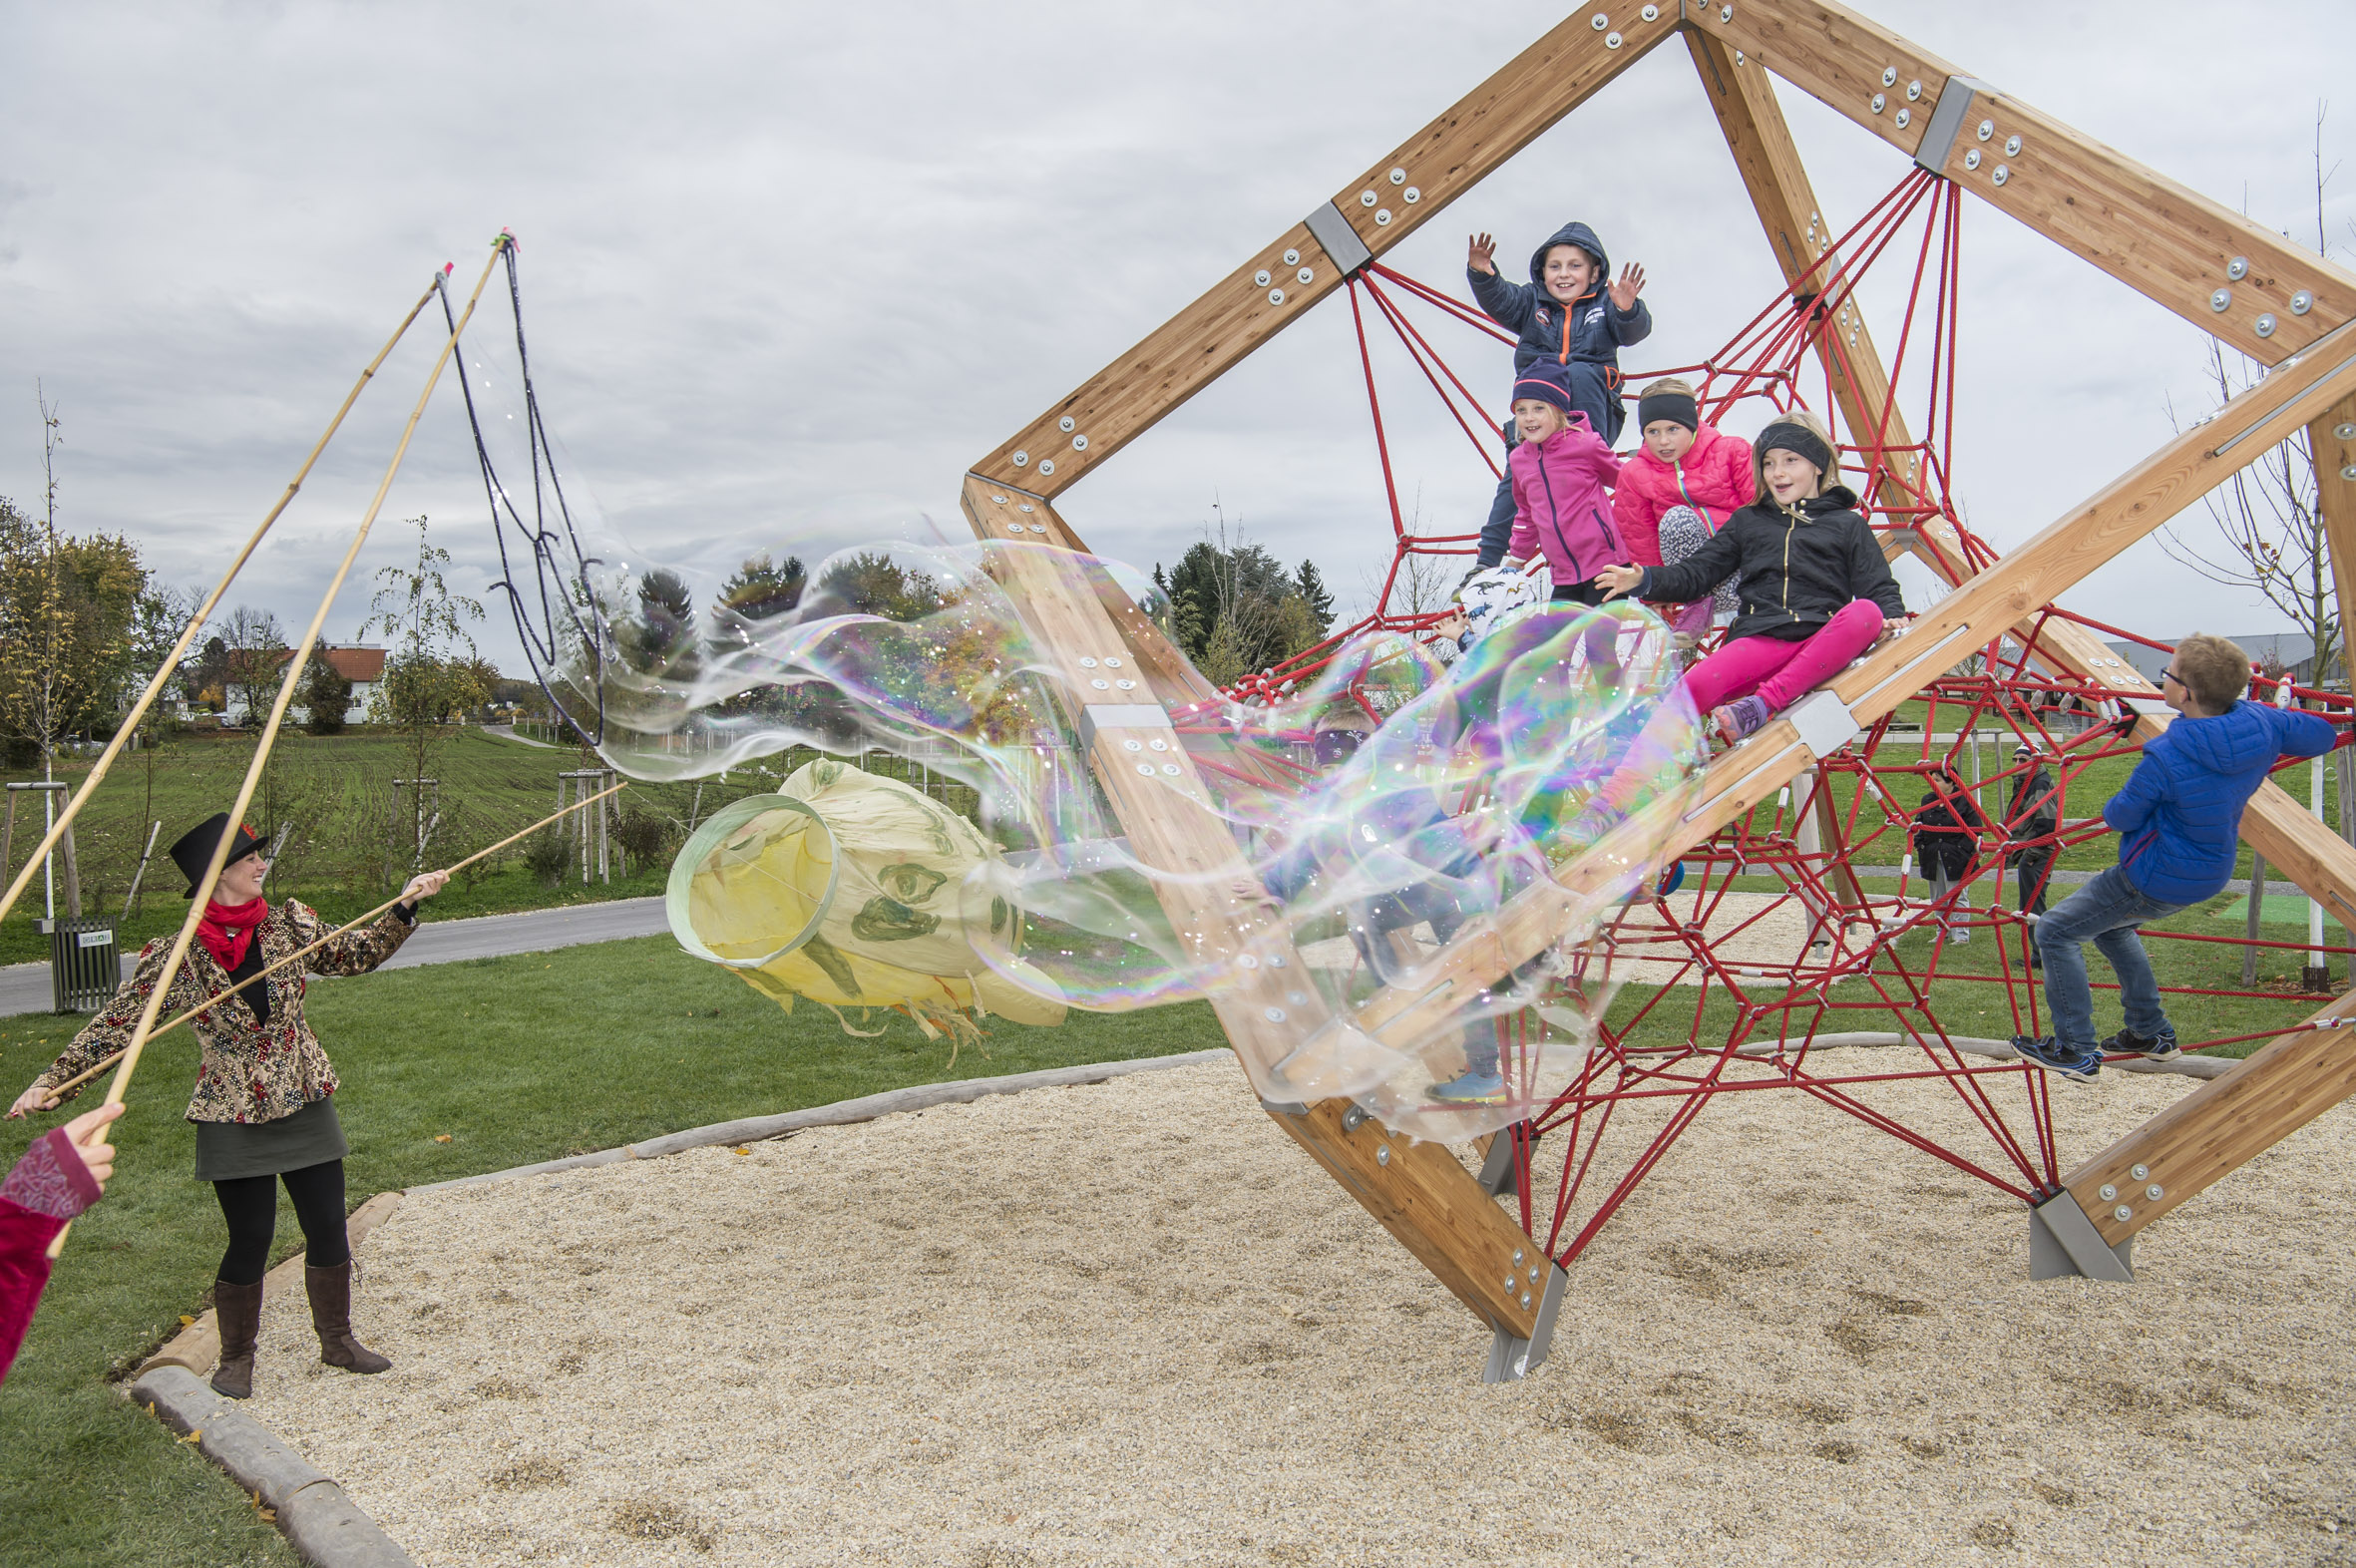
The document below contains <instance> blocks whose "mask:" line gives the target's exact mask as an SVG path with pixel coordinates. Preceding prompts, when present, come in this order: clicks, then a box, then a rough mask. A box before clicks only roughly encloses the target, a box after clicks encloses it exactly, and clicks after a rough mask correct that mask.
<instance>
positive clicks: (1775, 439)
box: [1595, 409, 1909, 788]
mask: <svg viewBox="0 0 2356 1568" xmlns="http://www.w3.org/2000/svg"><path fill="white" fill-rule="evenodd" d="M1755 454H1756V455H1755V458H1754V463H1753V471H1754V478H1755V480H1756V482H1757V490H1756V492H1755V499H1754V500H1753V502H1752V504H1751V505H1749V506H1747V507H1745V508H1743V509H1742V510H1741V511H1739V512H1737V513H1736V514H1735V515H1734V516H1733V517H1731V518H1729V519H1728V520H1727V525H1726V527H1725V528H1723V529H1721V530H1719V531H1718V533H1717V534H1715V535H1714V536H1712V538H1711V540H1710V542H1709V543H1708V544H1706V545H1704V546H1703V547H1702V548H1701V549H1700V550H1698V551H1696V552H1694V554H1693V555H1691V556H1689V557H1687V558H1686V559H1685V560H1684V561H1681V562H1679V563H1678V564H1677V565H1675V566H1662V567H1645V566H1637V565H1632V564H1628V565H1620V566H1612V567H1606V568H1605V569H1604V570H1603V571H1602V572H1600V573H1598V574H1597V575H1596V579H1595V584H1596V587H1598V588H1609V589H1612V590H1613V591H1616V592H1621V593H1636V594H1638V595H1640V596H1642V597H1644V598H1647V599H1653V600H1667V601H1671V602H1683V601H1688V600H1692V599H1697V598H1706V597H1708V596H1709V595H1710V594H1711V592H1712V591H1713V590H1714V589H1715V588H1717V587H1718V585H1719V584H1721V583H1723V582H1725V581H1727V580H1728V579H1730V578H1736V577H1740V579H1741V582H1742V603H1743V610H1742V613H1741V614H1740V615H1739V616H1738V617H1736V620H1735V623H1734V624H1733V625H1732V626H1730V627H1728V628H1727V635H1726V641H1725V642H1724V643H1723V644H1721V645H1720V647H1719V649H1718V651H1717V652H1715V653H1713V654H1711V655H1710V656H1709V657H1707V658H1705V659H1703V660H1701V661H1700V662H1699V663H1697V664H1695V665H1694V667H1693V668H1692V669H1690V670H1688V671H1687V672H1686V677H1685V689H1686V692H1687V694H1688V695H1689V696H1690V697H1691V698H1692V699H1693V704H1694V707H1695V709H1696V711H1698V712H1706V713H1708V714H1709V715H1710V726H1711V728H1712V729H1713V730H1714V731H1715V732H1716V734H1717V736H1718V738H1719V739H1720V740H1722V741H1724V742H1725V743H1726V744H1728V745H1733V744H1735V743H1736V742H1737V741H1740V740H1742V739H1743V738H1744V737H1746V736H1748V735H1751V734H1754V733H1756V732H1757V731H1758V730H1759V728H1760V727H1761V726H1762V725H1764V724H1766V723H1767V720H1768V719H1770V718H1772V717H1773V716H1774V715H1775V714H1777V713H1779V712H1781V711H1782V710H1783V709H1785V708H1787V707H1789V706H1790V705H1791V704H1792V703H1794V702H1796V701H1798V700H1799V699H1800V698H1801V697H1802V696H1805V695H1806V694H1807V693H1808V692H1809V691H1812V690H1813V689H1815V688H1816V687H1817V686H1820V685H1822V684H1823V683H1824V682H1825V681H1826V680H1829V679H1830V678H1831V677H1832V676H1833V674H1834V673H1835V672H1837V671H1838V670H1840V669H1842V668H1843V667H1844V666H1846V665H1847V664H1848V662H1849V661H1850V660H1851V659H1853V658H1856V657H1857V656H1858V655H1860V654H1862V653H1863V652H1864V651H1865V650H1866V649H1867V648H1869V647H1871V646H1872V645H1873V644H1874V643H1875V642H1876V641H1877V640H1879V639H1880V638H1881V637H1882V636H1883V635H1884V634H1885V633H1886V632H1889V631H1893V630H1895V629H1896V628H1897V627H1898V626H1899V625H1901V624H1902V623H1903V622H1904V621H1905V620H1906V619H1907V618H1908V615H1909V611H1908V610H1907V608H1906V601H1905V599H1904V598H1903V597H1902V596H1901V595H1900V593H1899V591H1898V582H1897V579H1895V578H1893V577H1891V576H1890V569H1889V563H1888V562H1887V561H1885V560H1884V559H1883V558H1882V554H1881V546H1880V545H1879V544H1878V543H1877V542H1876V541H1875V540H1874V538H1873V531H1872V530H1871V529H1870V528H1868V527H1866V526H1865V518H1864V514H1863V513H1861V512H1860V511H1858V509H1857V498H1856V495H1855V493H1854V492H1852V491H1850V490H1849V489H1848V488H1847V487H1846V486H1844V485H1841V484H1839V483H1838V480H1839V477H1840V459H1839V456H1838V455H1837V454H1836V453H1835V452H1834V451H1833V447H1832V435H1831V432H1830V431H1828V430H1826V429H1825V428H1824V423H1823V421H1822V420H1820V419H1818V418H1817V417H1816V416H1815V415H1813V414H1811V413H1809V412H1807V411H1806V410H1805V409H1794V410H1793V411H1792V412H1790V413H1788V414H1785V415H1784V416H1782V417H1781V418H1780V419H1778V420H1776V421H1775V422H1774V423H1773V424H1771V425H1769V426H1767V429H1765V430H1763V431H1761V432H1760V434H1759V441H1758V443H1757V445H1756V448H1755ZM1608 787H1609V786H1607V788H1608Z"/></svg>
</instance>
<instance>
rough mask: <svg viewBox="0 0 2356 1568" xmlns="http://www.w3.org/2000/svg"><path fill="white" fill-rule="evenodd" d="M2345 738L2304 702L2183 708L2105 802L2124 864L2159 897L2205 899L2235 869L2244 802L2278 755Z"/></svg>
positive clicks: (2316, 751)
mask: <svg viewBox="0 0 2356 1568" xmlns="http://www.w3.org/2000/svg"><path fill="white" fill-rule="evenodd" d="M2337 739H2338V737H2337V735H2336V733H2335V732H2334V731H2333V729H2332V727H2331V726H2330V725H2329V724H2327V723H2325V722H2324V721H2323V720H2322V719H2320V718H2317V717H2316V716H2315V715H2314V714H2312V713H2302V712H2300V711H2299V710H2297V709H2296V708H2271V707H2268V706H2266V705H2265V704H2264V703H2262V702H2236V703H2234V704H2233V706H2231V707H2230V708H2227V709H2226V710H2225V711H2224V712H2222V713H2220V714H2218V715H2216V716H2215V717H2214V718H2189V717H2185V718H2179V719H2177V720H2176V721H2175V722H2174V723H2172V724H2170V725H2169V726H2168V727H2167V732H2166V733H2165V734H2163V735H2160V737H2158V738H2157V739H2154V740H2152V741H2149V742H2147V743H2146V744H2145V746H2144V756H2143V760H2142V761H2140V762H2138V763H2137V764H2136V770H2135V772H2134V773H2133V774H2132V775H2131V776H2130V777H2129V778H2128V781H2127V788H2125V789H2123V790H2121V791H2120V792H2119V793H2118V794H2116V795H2114V796H2112V797H2111V799H2110V801H2109V802H2108V803H2107V804H2106V805H2105V806H2104V807H2103V820H2104V821H2105V822H2108V823H2109V824H2111V826H2113V827H2115V828H2117V829H2118V830H2119V833H2120V838H2119V864H2120V866H2121V868H2122V869H2124V870H2125V871H2126V872H2127V879H2128V881H2130V882H2132V883H2134V884H2135V885H2136V888H2137V889H2138V891H2140V892H2142V893H2144V894H2145V895H2146V896H2148V897H2150V898H2155V899H2160V900H2162V901H2164V902H2166V903H2169V904H2197V903H2199V902H2200V901H2201V900H2202V899H2205V898H2208V897H2211V896H2212V895H2214V894H2215V893H2216V892H2217V891H2218V890H2219V889H2221V888H2223V887H2224V885H2225V883H2226V882H2227V880H2228V879H2230V878H2231V877H2232V875H2233V860H2234V856H2235V853H2236V849H2235V842H2234V841H2235V840H2236V839H2237V838H2238V837H2239V835H2240V832H2241V808H2242V807H2243V806H2245V805H2247V804H2248V803H2249V797H2250V796H2252V795H2254V794H2256V793H2257V788H2258V786H2259V785H2260V784H2263V783H2264V782H2266V770H2267V769H2269V768H2271V767H2272V766H2273V765H2274V762H2275V759H2276V758H2278V757H2285V756H2290V757H2319V756H2321V755H2322V754H2323V753H2325V752H2327V751H2329V750H2331V749H2332V746H2333V744H2334V743H2335V742H2336V740H2337Z"/></svg>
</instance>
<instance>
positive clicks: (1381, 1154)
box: [1374, 1144, 1390, 1165]
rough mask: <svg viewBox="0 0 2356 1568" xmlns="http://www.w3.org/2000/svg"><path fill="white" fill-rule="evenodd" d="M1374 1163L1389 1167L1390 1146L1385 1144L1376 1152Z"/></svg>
mask: <svg viewBox="0 0 2356 1568" xmlns="http://www.w3.org/2000/svg"><path fill="white" fill-rule="evenodd" d="M1374 1163H1375V1164H1376V1165H1388V1164H1389V1163H1390V1146H1389V1145H1388V1144H1384V1145H1383V1146H1382V1147H1381V1148H1379V1149H1376V1150H1375V1151H1374Z"/></svg>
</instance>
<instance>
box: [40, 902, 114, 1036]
mask: <svg viewBox="0 0 2356 1568" xmlns="http://www.w3.org/2000/svg"><path fill="white" fill-rule="evenodd" d="M42 924H44V925H46V926H47V927H48V928H49V980H50V993H51V995H52V996H53V997H55V998H56V1002H57V1007H56V1010H57V1011H59V1012H96V1011H98V1009H99V1008H101V1007H103V1006H105V1005H106V1004H107V1003H108V1001H110V1000H111V999H113V997H114V994H115V992H116V991H118V990H121V989H122V988H123V959H122V956H121V954H120V953H119V952H118V951H117V949H116V946H115V923H114V922H113V921H111V920H105V919H101V918H97V917H87V916H86V917H84V918H83V919H80V920H70V919H61V920H52V921H44V922H43V923H42Z"/></svg>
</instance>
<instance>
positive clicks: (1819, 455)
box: [1759, 419, 1832, 475]
mask: <svg viewBox="0 0 2356 1568" xmlns="http://www.w3.org/2000/svg"><path fill="white" fill-rule="evenodd" d="M1778 448H1780V449H1781V450H1783V451H1785V452H1788V453H1790V454H1791V455H1792V456H1794V457H1800V458H1805V459H1806V460H1807V461H1808V462H1810V463H1813V464H1814V465H1815V466H1816V472H1817V473H1819V474H1826V475H1828V474H1830V473H1831V472H1832V449H1831V448H1830V447H1828V446H1826V445H1824V438H1823V437H1822V436H1819V435H1817V434H1816V433H1815V432H1814V431H1812V430H1810V429H1808V427H1807V426H1805V425H1794V424H1792V423H1791V422H1790V421H1788V420H1781V419H1778V420H1776V421H1775V422H1774V423H1773V424H1771V425H1769V426H1767V429H1765V430H1763V431H1761V432H1760V433H1759V451H1760V455H1761V456H1762V457H1764V456H1766V455H1767V453H1769V452H1773V451H1775V450H1776V449H1778Z"/></svg>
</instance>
